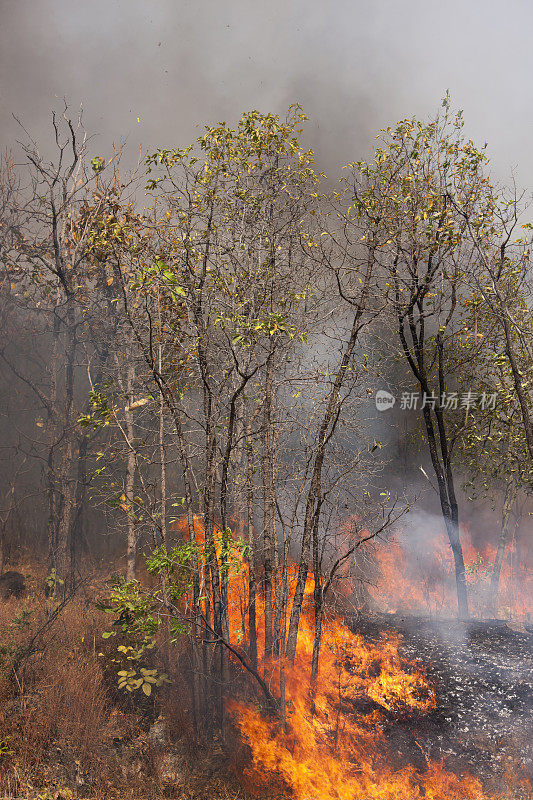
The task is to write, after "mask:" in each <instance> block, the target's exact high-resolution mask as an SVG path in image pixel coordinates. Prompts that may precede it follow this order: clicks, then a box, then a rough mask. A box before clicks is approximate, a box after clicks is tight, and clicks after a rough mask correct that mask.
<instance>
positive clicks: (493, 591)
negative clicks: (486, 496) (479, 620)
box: [489, 485, 516, 614]
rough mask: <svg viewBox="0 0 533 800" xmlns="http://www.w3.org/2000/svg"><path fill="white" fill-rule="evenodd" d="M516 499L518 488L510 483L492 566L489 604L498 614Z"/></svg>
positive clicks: (506, 493)
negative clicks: (502, 577) (501, 583)
mask: <svg viewBox="0 0 533 800" xmlns="http://www.w3.org/2000/svg"><path fill="white" fill-rule="evenodd" d="M515 499H516V488H515V487H514V486H513V487H511V486H510V485H509V486H508V487H507V491H506V492H505V497H504V501H503V508H502V524H501V529H500V536H499V538H498V547H497V549H496V555H495V557H494V564H493V567H492V575H491V580H490V596H489V605H490V609H491V611H492V613H494V614H496V613H497V611H498V591H499V587H500V575H501V569H502V564H503V559H504V556H505V548H506V547H507V540H508V538H509V520H510V517H511V509H512V507H513V503H514V501H515Z"/></svg>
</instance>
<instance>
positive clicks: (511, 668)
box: [350, 614, 533, 786]
mask: <svg viewBox="0 0 533 800" xmlns="http://www.w3.org/2000/svg"><path fill="white" fill-rule="evenodd" d="M350 624H351V627H352V630H354V631H359V632H360V633H362V634H363V635H364V636H365V637H367V638H377V639H378V638H379V637H380V635H381V634H382V633H383V632H384V631H390V630H397V631H399V632H400V634H401V636H402V640H403V644H402V652H403V654H404V655H405V656H406V657H407V658H409V659H410V660H411V659H417V660H418V661H420V662H421V664H422V665H424V666H425V667H426V668H427V675H428V678H429V679H430V680H431V681H432V682H433V684H434V685H435V686H436V690H437V700H438V707H437V709H436V710H435V711H433V712H431V713H429V714H427V715H424V716H419V717H416V718H413V717H405V718H397V717H396V718H394V717H392V716H389V717H387V718H386V721H385V725H386V734H387V739H388V740H389V742H390V743H391V749H392V755H391V757H392V758H393V760H394V761H395V762H397V763H398V766H399V765H400V764H402V763H405V762H406V761H409V762H411V763H414V764H415V766H417V767H418V768H423V767H424V763H425V762H426V761H427V760H428V759H431V760H434V759H437V760H440V759H444V761H445V764H446V765H447V766H448V767H449V768H450V769H452V770H454V771H456V772H459V773H462V772H470V773H473V774H475V775H477V776H478V777H480V778H482V779H483V780H484V782H485V783H486V784H487V783H488V784H489V785H490V784H494V785H495V786H496V785H500V786H501V784H502V781H503V782H504V783H508V784H512V783H513V782H514V781H516V783H517V785H518V784H519V783H520V781H521V780H522V779H523V778H524V775H528V774H529V776H530V777H531V775H532V773H533V627H531V626H528V627H524V626H520V625H513V626H512V627H510V626H509V625H508V624H506V623H505V622H502V621H500V620H488V621H483V622H481V621H475V622H469V623H462V622H458V621H455V620H442V621H435V620H429V619H427V618H418V617H408V616H401V615H396V614H382V615H372V616H370V617H369V616H365V617H361V618H353V619H352V620H351V621H350Z"/></svg>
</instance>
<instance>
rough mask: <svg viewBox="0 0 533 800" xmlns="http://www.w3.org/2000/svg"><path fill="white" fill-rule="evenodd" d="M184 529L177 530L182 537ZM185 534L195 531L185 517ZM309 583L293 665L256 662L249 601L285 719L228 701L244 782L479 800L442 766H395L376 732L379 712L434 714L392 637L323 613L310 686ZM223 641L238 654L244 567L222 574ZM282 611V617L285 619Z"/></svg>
mask: <svg viewBox="0 0 533 800" xmlns="http://www.w3.org/2000/svg"><path fill="white" fill-rule="evenodd" d="M184 527H185V526H184V525H183V527H182V525H180V528H181V529H182V530H183V528H184ZM194 527H195V534H196V535H197V537H198V540H199V541H201V540H203V529H202V526H201V523H200V520H199V518H198V517H196V518H195V526H194ZM295 574H296V572H295V568H294V566H291V570H290V575H289V602H288V606H289V607H290V603H291V602H292V592H293V590H294V585H295V580H294V578H295ZM313 589H314V584H313V580H312V578H309V579H308V581H307V585H306V603H305V604H304V612H303V618H302V622H301V626H300V631H299V636H298V648H297V657H296V661H295V663H294V664H290V663H288V662H286V661H285V660H282V659H281V658H276V657H274V658H270V659H267V658H265V655H264V636H263V635H261V631H262V629H264V606H263V600H262V597H261V596H260V593H258V596H257V609H256V613H257V629H258V650H259V657H260V665H261V669H262V671H263V676H264V678H265V680H266V681H267V682H268V683H269V685H270V686H271V687H272V688H273V689H274V687H277V686H279V681H280V679H281V676H282V675H283V676H284V680H285V689H286V698H287V714H286V722H285V725H282V724H281V722H280V720H279V719H275V718H273V717H272V716H269V715H268V713H263V712H262V711H261V710H260V709H258V708H256V707H255V706H254V707H252V706H251V705H249V704H247V703H246V702H242V701H232V702H231V703H230V707H229V708H230V713H231V714H232V716H233V719H234V721H235V723H236V725H237V727H238V729H239V731H240V732H241V735H242V737H243V739H244V741H245V742H246V743H247V744H248V745H249V747H250V751H251V757H252V765H251V767H250V769H249V770H248V776H249V777H251V778H252V780H253V781H254V783H255V784H256V785H257V784H261V783H264V782H265V781H264V776H265V774H266V775H267V776H268V781H267V782H268V783H270V784H272V782H277V783H281V784H282V785H283V786H284V788H285V789H286V790H287V791H288V792H289V793H290V794H291V796H292V797H294V798H295V799H296V800H363V798H364V799H365V800H370V799H371V798H379V799H380V800H403V799H404V798H405V800H407V798H409V800H415V799H416V798H422V797H424V798H426V800H452V798H457V797H461V798H469V799H471V800H479V799H480V798H482V797H483V796H484V795H483V792H482V787H481V784H480V782H479V780H478V779H477V778H475V777H472V776H470V775H466V776H463V777H458V776H456V775H455V774H453V773H451V772H449V771H448V770H446V769H445V768H444V766H443V764H442V763H436V762H430V761H429V759H426V762H427V764H426V768H425V770H424V771H418V770H417V769H416V768H415V767H414V766H413V765H407V766H403V767H397V768H395V767H394V766H393V763H392V762H393V760H394V759H393V756H392V755H391V752H390V751H389V749H388V747H387V742H386V738H385V733H384V727H385V722H386V713H390V712H395V713H402V714H405V713H414V714H418V715H421V714H424V713H426V712H427V711H429V710H431V709H433V708H435V707H436V696H435V690H434V688H433V686H432V685H431V684H430V683H429V681H428V680H427V677H426V674H425V670H424V669H423V667H421V666H420V664H418V663H417V662H414V661H408V660H406V659H405V658H403V657H402V656H401V654H400V646H401V640H400V636H399V634H398V633H388V634H383V635H382V636H381V638H380V639H379V640H378V641H372V642H370V641H365V639H364V638H363V637H362V636H361V635H359V634H356V633H353V632H352V631H351V630H349V628H348V627H347V626H346V625H345V624H344V622H343V621H342V620H341V618H340V617H339V616H337V615H334V614H331V613H329V612H328V613H327V614H325V619H324V622H323V637H322V647H321V653H320V668H319V673H318V677H317V680H316V684H315V685H314V687H311V686H310V680H309V679H310V672H311V659H312V652H313V639H314V624H313V622H314V621H313V612H312V603H311V602H310V601H311V599H312V595H313ZM228 595H229V617H230V638H231V640H232V644H233V645H237V646H244V647H246V639H245V637H246V633H247V630H248V625H247V599H248V598H247V568H246V564H245V563H244V561H243V563H242V570H239V572H238V573H237V575H236V576H234V577H232V578H231V579H230V582H229V587H228ZM288 613H289V609H287V611H286V614H287V617H288Z"/></svg>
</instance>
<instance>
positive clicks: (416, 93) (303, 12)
mask: <svg viewBox="0 0 533 800" xmlns="http://www.w3.org/2000/svg"><path fill="white" fill-rule="evenodd" d="M0 15H1V16H0V115H1V128H0V144H1V145H2V147H6V146H12V145H13V143H14V141H15V140H16V138H17V137H18V136H19V132H18V131H17V127H16V124H15V122H14V121H13V119H12V117H11V115H12V114H13V113H14V114H16V115H17V116H19V117H20V118H21V119H22V120H23V121H24V124H25V125H26V127H27V128H28V130H30V131H31V133H32V134H33V135H34V136H35V137H36V138H37V139H38V140H40V141H45V140H46V139H47V137H49V130H50V129H49V117H50V111H51V109H52V108H53V107H54V105H57V103H58V100H60V99H61V98H63V97H65V98H66V99H67V100H68V101H69V103H71V104H72V106H74V107H77V106H78V105H79V104H80V103H81V104H83V108H84V120H85V124H86V127H87V129H88V130H89V131H90V132H91V133H97V134H98V138H97V139H96V140H95V142H94V143H93V146H94V149H95V152H98V153H103V154H106V153H108V152H109V149H110V147H111V143H112V142H119V141H120V140H121V139H126V141H127V145H128V150H129V152H130V153H131V152H135V151H136V150H137V149H138V148H139V145H142V146H143V147H145V148H155V147H157V146H183V145H186V144H188V143H189V142H190V141H191V140H193V139H194V138H195V137H196V136H198V135H199V134H200V132H201V129H202V126H203V125H204V124H207V123H214V122H217V121H219V120H226V121H228V122H234V121H235V120H236V118H238V116H239V115H240V114H241V113H242V112H243V111H245V110H248V109H251V108H258V109H259V110H261V111H274V112H276V113H281V114H283V113H284V112H285V110H286V109H287V106H288V105H289V104H290V103H293V102H299V103H300V104H301V105H302V106H303V107H304V110H305V111H306V113H307V114H308V115H309V117H310V123H309V126H308V129H307V134H306V138H307V142H308V143H309V144H311V145H312V146H313V147H314V148H315V149H316V151H317V155H318V163H319V166H320V168H323V169H325V170H326V171H327V172H328V173H329V174H331V175H332V176H334V175H336V174H338V169H339V166H340V165H342V164H343V163H346V162H347V161H350V160H354V159H356V158H360V157H364V156H366V155H368V153H369V152H370V149H371V146H372V143H373V140H374V136H375V135H376V133H377V131H378V130H379V128H381V127H384V126H386V125H388V124H392V123H394V122H395V121H396V120H398V119H399V118H401V117H406V116H412V115H420V116H422V117H426V116H428V115H430V114H431V113H433V112H434V111H435V110H436V109H437V107H438V106H439V103H440V99H441V98H442V96H443V94H444V92H445V90H446V89H450V91H451V93H452V98H453V101H454V103H455V105H456V106H457V107H460V108H462V109H464V112H465V117H466V120H467V130H468V132H469V134H471V135H472V136H473V137H474V138H475V139H476V140H477V141H480V142H481V143H482V142H484V141H485V140H487V141H488V143H489V149H490V154H491V156H492V161H493V168H494V172H495V173H496V175H497V177H498V178H500V179H501V178H504V177H505V176H506V175H508V174H509V173H510V172H511V171H514V173H515V175H516V177H517V179H518V182H519V183H520V184H521V185H522V186H524V187H526V188H528V189H529V188H530V186H531V171H532V166H533V150H532V148H531V139H532V128H533V103H532V102H531V95H532V92H533V89H532V81H531V77H532V74H533V48H532V47H531V44H530V38H531V31H532V30H533V4H532V3H531V2H530V0H514V1H513V0H508V1H507V2H506V3H505V4H504V3H502V2H496V0H461V1H460V2H459V0H440V2H431V0H424V2H422V0H333V1H330V2H324V0H305V1H304V0H269V2H259V1H258V0H255V2H254V1H253V0H226V2H220V0H219V1H218V2H215V0H150V1H149V0H145V1H144V2H141V0H81V1H80V0H0ZM138 120H139V121H138Z"/></svg>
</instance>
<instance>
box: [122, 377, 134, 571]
mask: <svg viewBox="0 0 533 800" xmlns="http://www.w3.org/2000/svg"><path fill="white" fill-rule="evenodd" d="M134 381H135V367H134V366H133V364H130V365H128V369H127V373H126V396H127V406H126V410H125V411H124V418H125V421H126V434H127V437H128V455H127V459H126V482H125V492H124V495H125V498H126V500H125V503H124V505H125V506H126V514H127V516H128V528H127V542H126V579H127V580H128V581H133V580H134V579H135V566H136V565H135V557H136V553H137V538H136V535H135V522H134V518H133V487H134V483H135V449H134V427H133V412H132V411H131V409H130V406H131V403H132V402H133V384H134Z"/></svg>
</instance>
